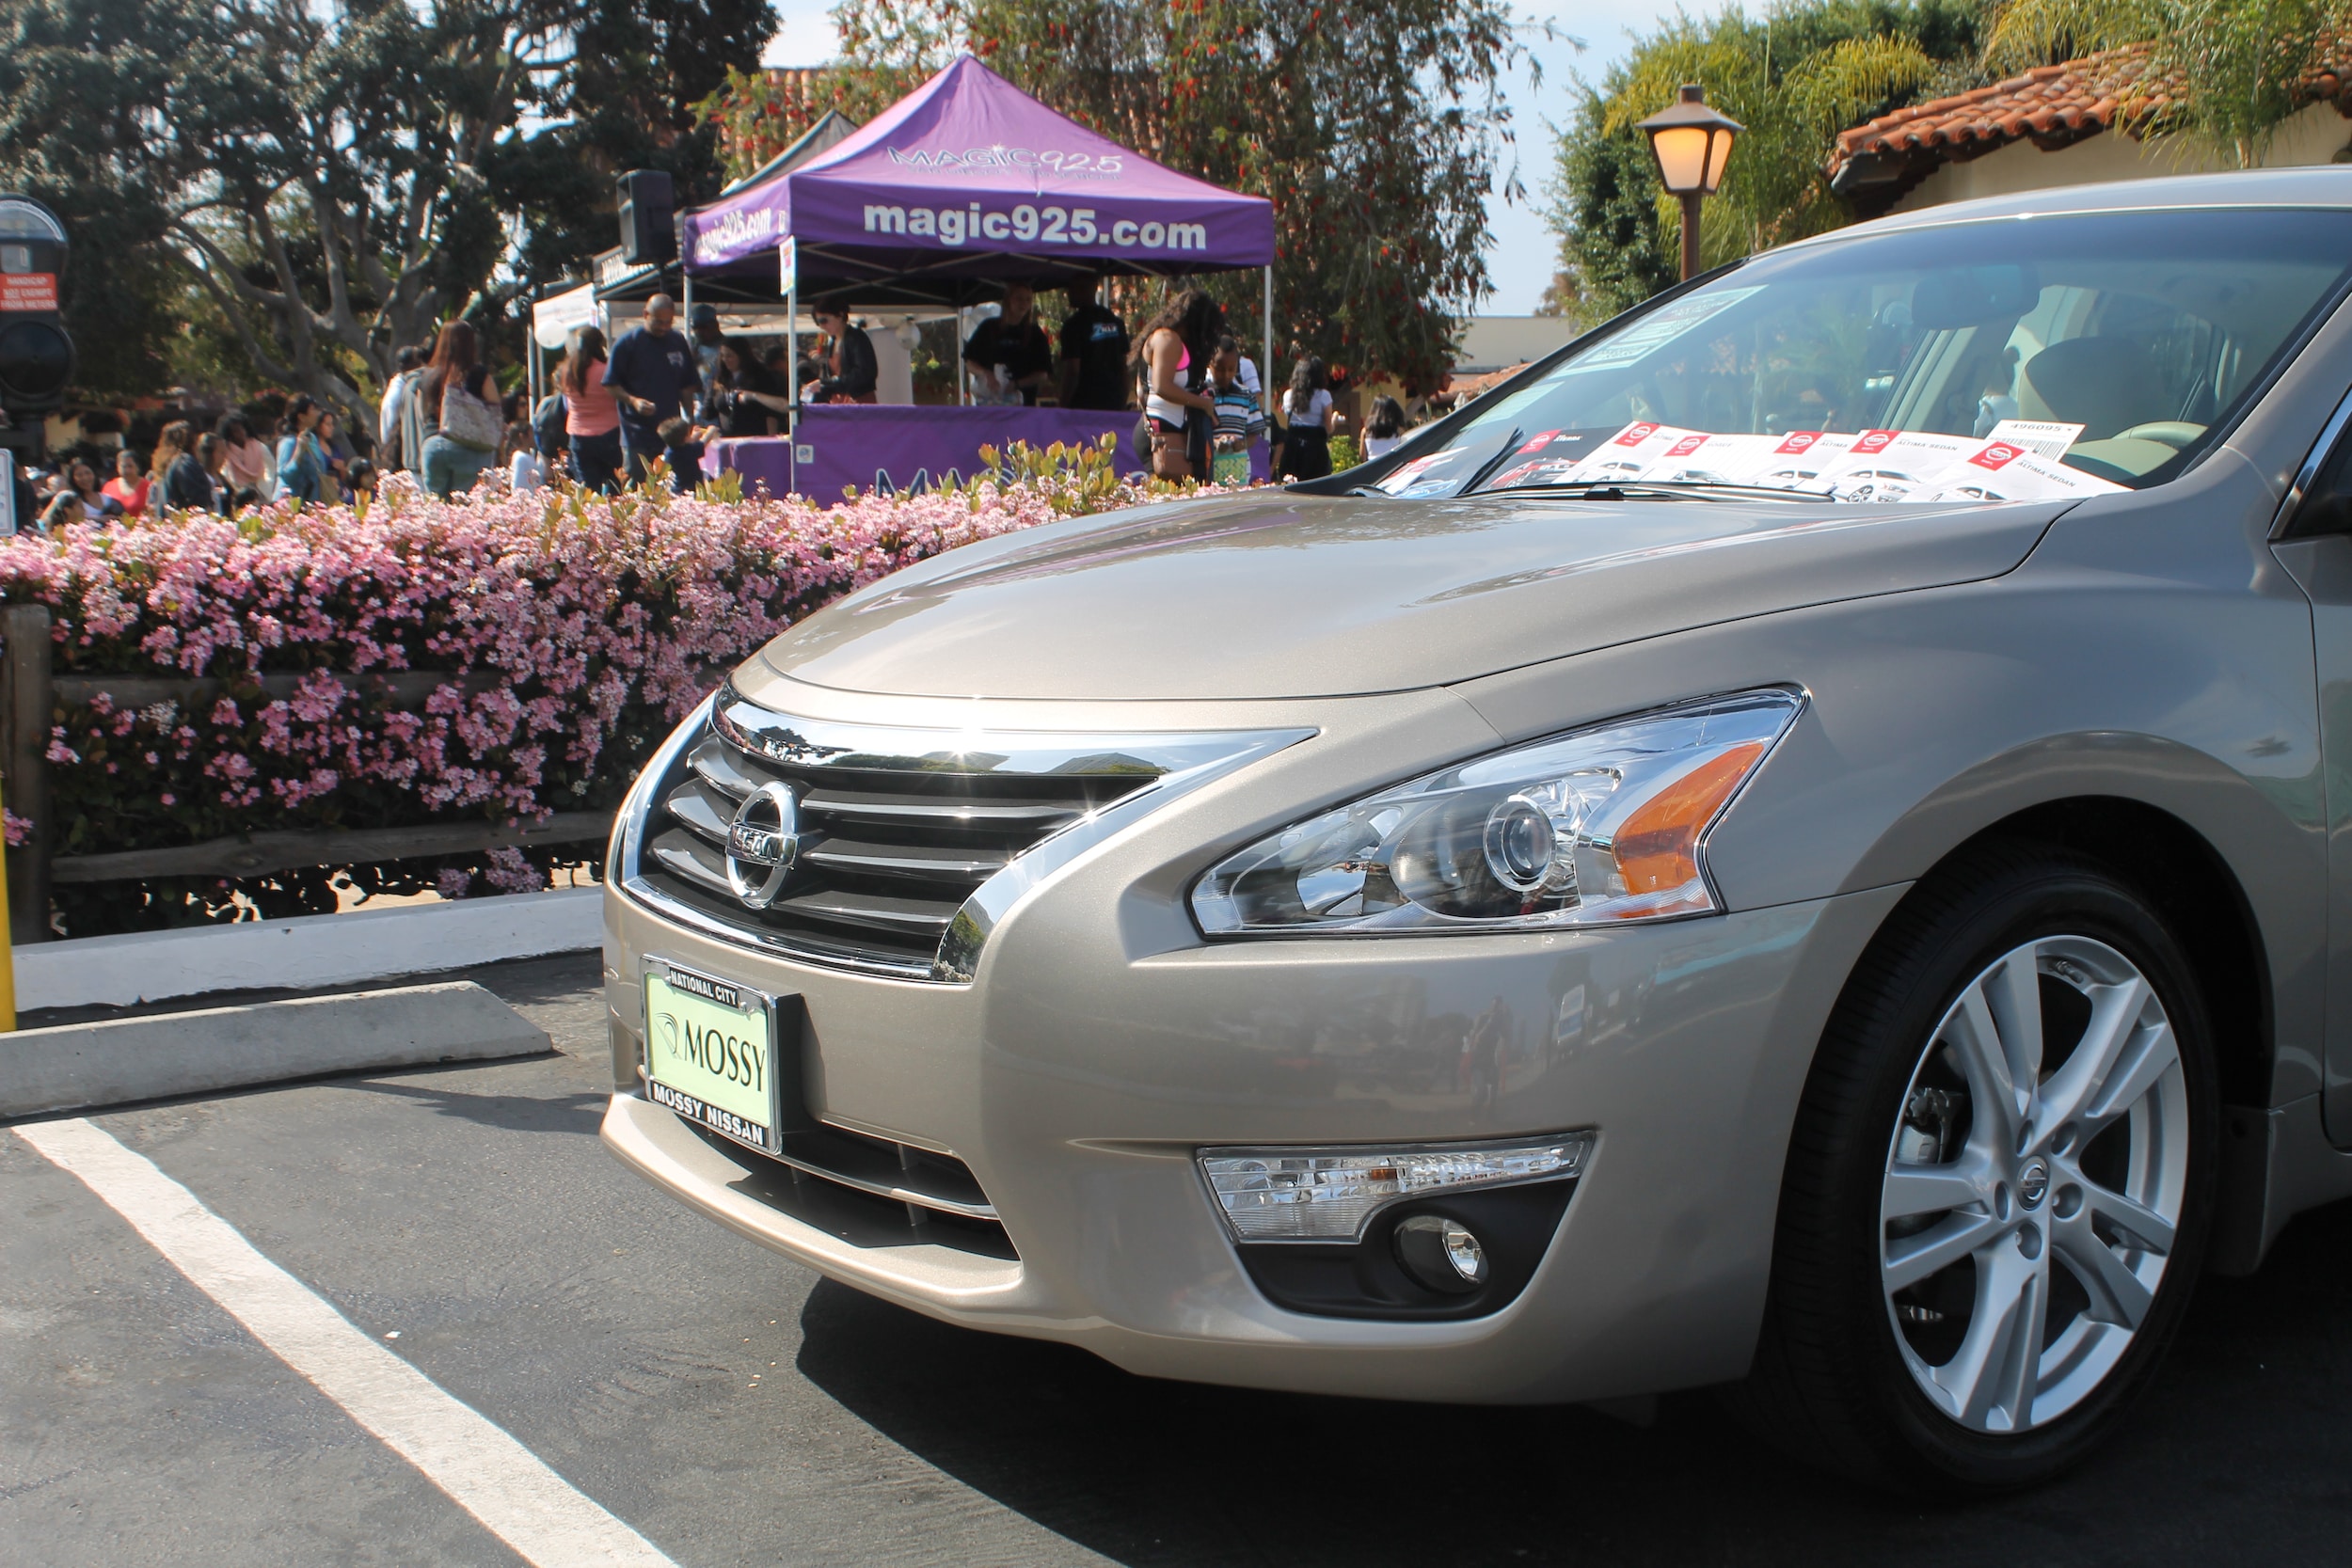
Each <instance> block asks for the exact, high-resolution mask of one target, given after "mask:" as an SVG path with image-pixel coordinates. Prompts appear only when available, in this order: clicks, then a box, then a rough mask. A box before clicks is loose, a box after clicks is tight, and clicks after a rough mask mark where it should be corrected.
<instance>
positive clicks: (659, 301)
mask: <svg viewBox="0 0 2352 1568" xmlns="http://www.w3.org/2000/svg"><path fill="white" fill-rule="evenodd" d="M676 322H677V304H676V302H675V301H674V300H673V299H671V298H670V296H669V295H668V294H656V295H654V296H653V297H652V298H651V299H649V300H647V301H645V320H644V325H642V326H633V327H631V328H629V329H628V331H627V332H624V333H622V334H621V339H620V341H618V342H616V343H614V344H613V345H612V353H611V355H610V356H608V357H607V358H606V360H605V366H604V384H605V385H606V386H607V387H609V388H612V395H613V397H614V398H615V399H617V400H618V401H619V403H620V405H621V452H622V455H623V456H624V457H626V458H627V459H628V477H629V482H630V483H636V482H637V481H639V480H641V479H643V478H644V477H645V461H646V459H648V458H653V457H659V456H660V455H661V427H662V426H663V425H664V424H666V423H668V422H669V421H670V420H675V419H676V418H677V417H678V416H679V414H680V413H681V412H683V411H684V409H686V408H691V407H692V406H694V404H696V403H697V402H699V401H700V399H699V394H700V392H701V389H702V371H701V367H700V366H699V365H697V364H696V363H695V360H694V351H693V349H692V348H691V346H689V344H688V343H687V341H686V338H685V336H684V335H683V334H682V333H680V332H678V331H676V330H675V326H676Z"/></svg>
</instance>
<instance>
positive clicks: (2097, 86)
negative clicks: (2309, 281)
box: [1828, 43, 2352, 216]
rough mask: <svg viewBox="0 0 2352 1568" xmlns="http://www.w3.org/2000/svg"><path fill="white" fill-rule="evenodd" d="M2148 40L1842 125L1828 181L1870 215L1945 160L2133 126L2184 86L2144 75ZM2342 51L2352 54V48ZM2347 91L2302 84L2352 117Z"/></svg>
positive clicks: (2331, 77)
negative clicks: (1848, 126)
mask: <svg viewBox="0 0 2352 1568" xmlns="http://www.w3.org/2000/svg"><path fill="white" fill-rule="evenodd" d="M2150 47H2151V46H2150V45H2148V44H2145V43H2131V44H2125V45H2123V46H2122V48H2120V49H2104V50H2101V51H2100V52H2099V53H2098V54H2095V55H2084V56H2083V57H2082V58H2080V59H2074V60H2068V61H2065V62H2064V63H2062V64H2059V65H2045V66H2039V67H2036V68H2035V69H2034V70H2032V71H2026V73H2025V74H2024V75H2022V76H2012V77H2010V79H2009V80H2008V81H2006V82H1995V83H1994V84H1993V86H1991V87H1979V88H1977V89H1976V90H1975V91H1973V92H1963V93H1961V94H1959V95H1958V96H1957V97H1952V98H1938V99H1934V100H1932V101H1931V102H1929V103H1915V104H1913V105H1911V106H1910V107H1909V108H1906V109H1898V110H1896V111H1895V112H1894V113H1893V114H1888V115H1881V116H1880V117H1879V118H1878V119H1873V120H1870V121H1868V122H1867V123H1866V124H1862V125H1857V126H1855V127H1854V128H1853V129H1851V130H1850V131H1844V132H1840V133H1839V134H1838V137H1837V147H1836V150H1835V151H1834V152H1832V153H1831V154H1830V160H1829V166H1828V174H1829V177H1830V184H1831V187H1832V188H1833V189H1835V190H1836V191H1837V192H1839V193H1840V194H1841V195H1844V196H1847V197H1849V198H1851V199H1852V201H1853V202H1854V204H1855V206H1857V207H1859V208H1861V209H1862V211H1863V213H1864V214H1865V215H1866V216H1869V215H1875V214H1878V213H1883V212H1884V211H1885V210H1886V209H1887V208H1889V207H1891V206H1893V205H1894V204H1895V202H1896V201H1897V200H1898V199H1899V198H1901V197H1902V196H1903V195H1904V193H1906V192H1908V191H1909V190H1911V189H1912V188H1913V187H1914V186H1915V185H1917V184H1918V183H1919V182H1920V181H1922V180H1924V179H1926V178H1927V177H1928V176H1929V175H1930V174H1932V173H1933V172H1934V171H1935V170H1936V169H1937V168H1939V167H1941V166H1943V165H1945V164H1947V163H1960V162H1964V161H1965V160H1967V159H1970V158H1977V157H1981V156H1983V155H1984V154H1985V153H1987V152H1992V151H1994V150H1998V149H2000V148H2004V147H2007V146H2008V145H2009V144H2010V143H2011V142H2016V141H2030V142H2032V143H2033V144H2034V145H2035V146H2037V147H2039V148H2041V149H2042V150H2043V151H2045V152H2048V151H2055V150H2058V149H2059V148H2061V147H2066V146H2070V145H2072V144H2073V143H2074V142H2078V141H2082V140H2084V139H2085V138H2086V137H2090V136H2095V135H2098V134H2099V133H2100V132H2102V131H2106V130H2110V129H2117V130H2122V132H2124V133H2125V134H2126V135H2134V136H2137V135H2141V134H2143V133H2144V132H2146V131H2147V130H2148V129H2149V127H2150V126H2151V125H2152V124H2153V122H2154V121H2155V120H2156V119H2158V118H2159V117H2160V116H2161V115H2162V114H2163V112H2164V110H2165V109H2166V108H2167V107H2168V106H2169V104H2171V103H2172V102H2173V101H2174V100H2175V99H2176V98H2177V97H2178V96H2179V95H2180V91H2181V85H2182V84H2181V82H2180V80H2179V77H2178V76H2177V74H2175V73H2171V72H2167V73H2165V74H2163V75H2162V76H2156V77H2152V76H2151V75H2150V73H2149V53H2150ZM2341 57H2345V58H2352V49H2347V50H2345V51H2344V55H2342V56H2341ZM2343 91H2344V80H2343V77H2342V75H2340V74H2339V73H2338V72H2337V71H2318V72H2314V73H2313V74H2312V76H2311V77H2310V78H2308V79H2307V80H2306V81H2305V83H2304V84H2303V95H2304V96H2305V97H2306V98H2307V99H2309V100H2310V101H2312V102H2318V101H2321V100H2333V101H2334V102H2335V103H2337V106H2338V107H2339V108H2342V109H2344V110H2345V111H2346V113H2347V116H2352V101H2348V100H2347V99H2346V98H2344V97H2342V96H2340V95H2341V94H2342V93H2343Z"/></svg>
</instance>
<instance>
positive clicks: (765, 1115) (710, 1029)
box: [644, 964, 779, 1154]
mask: <svg viewBox="0 0 2352 1568" xmlns="http://www.w3.org/2000/svg"><path fill="white" fill-rule="evenodd" d="M644 992H645V1091H646V1094H647V1097H648V1098H650V1099H651V1100H652V1101H653V1102H654V1103H655V1104H657V1105H664V1106H667V1107H668V1108H669V1109H671V1110H673V1111H675V1112H676V1113H677V1114H678V1115H679V1116H682V1117H686V1118H687V1119H688V1120H690V1121H695V1122H700V1123H701V1124H702V1125H703V1126H705V1127H707V1128H709V1129H710V1130H711V1131H712V1132H718V1133H722V1134H723V1135H725V1136H727V1137H730V1138H733V1139H734V1140H735V1141H736V1142H737V1143H739V1144H743V1145H745V1146H746V1147H748V1148H755V1149H758V1150H759V1151H760V1152H761V1153H763V1154H773V1153H775V1151H776V1123H777V1121H778V1119H779V1117H778V1111H777V1105H778V1101H777V1096H776V1066H777V1064H776V1045H775V1009H774V1008H773V1007H772V1006H770V1000H769V998H768V997H766V996H764V995H761V994H760V993H759V992H757V991H752V990H744V989H743V988H742V987H741V986H739V985H736V984H734V983H733V982H732V981H728V980H718V979H713V978H712V977H710V976H709V975H707V974H694V973H692V972H691V971H689V970H683V969H679V968H677V967H675V965H671V964H656V965H654V966H653V967H651V968H648V969H647V970H646V971H645V985H644Z"/></svg>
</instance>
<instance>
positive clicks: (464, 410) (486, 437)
mask: <svg viewBox="0 0 2352 1568" xmlns="http://www.w3.org/2000/svg"><path fill="white" fill-rule="evenodd" d="M505 433H506V432H505V429H504V427H503V426H501V424H500V423H499V417H498V411H497V410H496V409H494V408H492V407H491V406H490V405H489V404H486V403H485V402H483V401H482V400H481V399H480V398H478V397H475V396H474V395H473V394H472V393H471V392H469V391H467V390H466V389H465V388H462V387H452V388H449V389H448V390H447V391H445V392H443V393H442V394H441V434H442V435H444V436H448V437H449V438H450V439H451V440H453V441H454V442H456V443H457V444H458V445H459V446H461V447H464V448H465V449H466V450H467V451H498V450H499V437H500V436H503V435H504V434H505Z"/></svg>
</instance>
